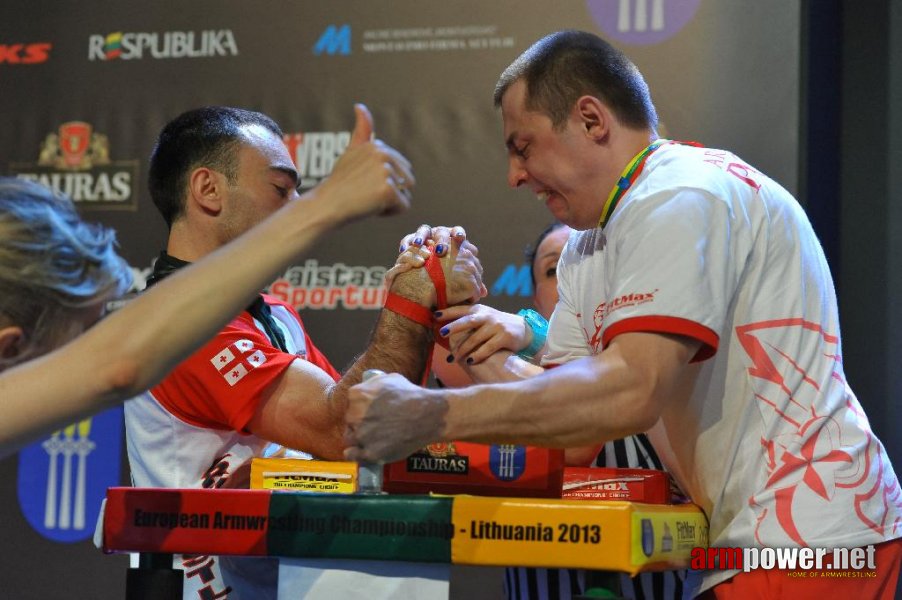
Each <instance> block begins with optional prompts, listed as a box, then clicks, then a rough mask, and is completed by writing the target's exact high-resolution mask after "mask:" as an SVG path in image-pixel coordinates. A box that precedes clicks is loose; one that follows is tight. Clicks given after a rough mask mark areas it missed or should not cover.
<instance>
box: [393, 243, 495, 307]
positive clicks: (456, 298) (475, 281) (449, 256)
mask: <svg viewBox="0 0 902 600" xmlns="http://www.w3.org/2000/svg"><path fill="white" fill-rule="evenodd" d="M400 251H401V254H400V255H399V256H398V258H397V261H396V262H395V265H394V266H393V267H392V268H391V269H389V271H388V272H387V273H386V274H385V280H386V283H387V285H389V286H391V285H392V283H393V281H394V279H395V277H397V276H398V275H401V274H403V273H408V272H409V271H411V270H414V269H418V268H420V267H422V266H423V265H424V264H425V263H426V260H427V259H428V258H429V256H430V255H432V254H435V256H436V257H438V258H441V259H442V268H443V269H444V272H445V280H446V282H447V292H448V304H449V306H454V305H456V304H463V303H474V302H478V301H479V299H480V298H484V297H485V296H486V295H487V294H488V290H487V289H486V287H485V284H484V283H483V282H482V263H480V262H479V258H478V255H479V248H477V247H476V245H475V244H472V243H470V242H469V241H467V234H466V232H465V231H464V229H463V227H460V226H457V227H442V226H439V227H431V226H429V225H420V227H419V228H418V229H417V231H416V232H415V233H411V234H408V235H406V236H404V238H403V239H402V240H401V248H400ZM470 285H473V286H475V287H473V288H472V292H467V289H466V288H467V286H470Z"/></svg>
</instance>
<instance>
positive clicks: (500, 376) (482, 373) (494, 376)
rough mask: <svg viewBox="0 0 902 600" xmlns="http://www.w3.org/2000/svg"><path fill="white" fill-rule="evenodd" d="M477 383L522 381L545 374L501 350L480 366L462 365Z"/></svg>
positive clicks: (532, 365)
mask: <svg viewBox="0 0 902 600" xmlns="http://www.w3.org/2000/svg"><path fill="white" fill-rule="evenodd" d="M462 367H463V369H464V371H465V372H466V373H467V375H469V376H470V378H471V379H472V380H473V381H474V382H475V383H502V382H505V381H520V380H521V379H527V378H529V377H535V376H536V375H540V374H542V373H544V372H545V369H543V368H542V367H539V366H536V365H534V364H532V363H530V362H527V361H525V360H523V359H522V358H520V357H519V356H517V355H516V354H514V353H513V352H511V351H510V350H499V351H498V352H495V353H494V354H493V355H491V356H490V357H488V358H487V359H486V360H484V361H482V362H481V363H479V364H475V365H468V364H466V363H464V364H463V365H462Z"/></svg>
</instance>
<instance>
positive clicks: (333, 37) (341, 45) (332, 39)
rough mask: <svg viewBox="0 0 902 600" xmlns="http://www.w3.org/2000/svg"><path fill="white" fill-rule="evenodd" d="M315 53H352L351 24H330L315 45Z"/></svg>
mask: <svg viewBox="0 0 902 600" xmlns="http://www.w3.org/2000/svg"><path fill="white" fill-rule="evenodd" d="M313 53H314V54H316V55H317V56H318V55H320V54H323V53H326V54H344V55H348V54H350V53H351V26H350V25H347V24H345V25H342V26H341V27H336V26H335V25H329V26H328V27H326V30H325V31H324V32H323V34H322V35H321V36H319V39H318V40H316V44H315V45H314V46H313Z"/></svg>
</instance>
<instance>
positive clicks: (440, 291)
mask: <svg viewBox="0 0 902 600" xmlns="http://www.w3.org/2000/svg"><path fill="white" fill-rule="evenodd" d="M425 267H426V272H427V273H428V274H429V278H430V279H431V280H432V285H433V286H435V304H436V306H437V307H438V309H439V310H441V309H443V308H448V291H447V290H446V289H445V286H446V285H447V284H446V283H445V272H444V271H443V270H442V261H441V259H439V258H437V257H436V256H435V254H430V255H429V258H427V259H426V265H425Z"/></svg>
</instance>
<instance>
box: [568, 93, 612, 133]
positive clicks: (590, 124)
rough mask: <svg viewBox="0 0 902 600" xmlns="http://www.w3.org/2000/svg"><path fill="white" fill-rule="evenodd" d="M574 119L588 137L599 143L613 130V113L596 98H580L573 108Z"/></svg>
mask: <svg viewBox="0 0 902 600" xmlns="http://www.w3.org/2000/svg"><path fill="white" fill-rule="evenodd" d="M573 118H575V119H577V120H578V121H579V124H580V126H581V128H582V129H583V130H585V132H586V135H587V136H589V137H590V138H592V139H593V140H594V141H596V142H598V141H601V140H603V139H604V138H606V137H607V136H608V133H610V130H611V121H612V118H613V117H612V115H611V111H609V110H608V108H607V107H606V106H605V105H604V104H602V102H601V100H599V99H598V98H596V97H595V96H588V95H587V96H580V97H579V98H578V99H577V101H576V104H575V105H574V107H573Z"/></svg>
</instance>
